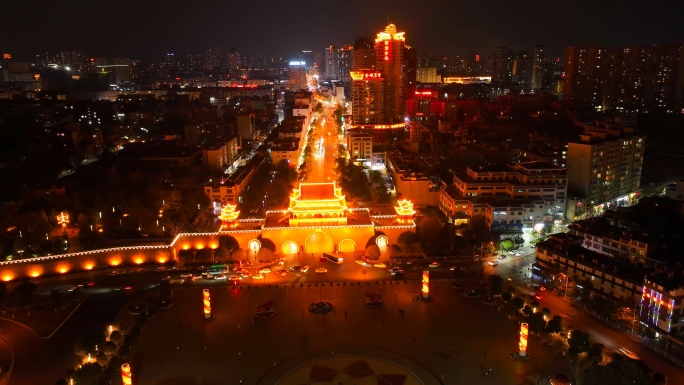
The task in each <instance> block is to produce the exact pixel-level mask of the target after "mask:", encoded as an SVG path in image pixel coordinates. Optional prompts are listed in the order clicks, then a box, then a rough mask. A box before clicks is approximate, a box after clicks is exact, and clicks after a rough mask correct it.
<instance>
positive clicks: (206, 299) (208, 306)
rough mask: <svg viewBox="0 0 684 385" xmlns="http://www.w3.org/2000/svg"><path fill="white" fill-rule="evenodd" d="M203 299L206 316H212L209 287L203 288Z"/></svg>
mask: <svg viewBox="0 0 684 385" xmlns="http://www.w3.org/2000/svg"><path fill="white" fill-rule="evenodd" d="M202 299H203V300H204V318H211V298H210V297H209V289H204V290H202Z"/></svg>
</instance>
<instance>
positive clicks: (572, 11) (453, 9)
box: [0, 0, 684, 60]
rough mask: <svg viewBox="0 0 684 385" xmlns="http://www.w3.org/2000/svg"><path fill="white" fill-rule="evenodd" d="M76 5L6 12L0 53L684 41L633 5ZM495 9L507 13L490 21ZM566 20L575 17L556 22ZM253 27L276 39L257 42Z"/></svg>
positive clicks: (654, 12)
mask: <svg viewBox="0 0 684 385" xmlns="http://www.w3.org/2000/svg"><path fill="white" fill-rule="evenodd" d="M75 3H80V5H78V6H76V5H74V6H71V7H59V6H57V5H54V4H52V3H51V2H46V1H44V0H38V1H37V2H34V3H33V4H28V3H14V4H9V6H8V7H7V8H6V10H8V12H7V13H6V16H8V17H7V18H6V20H5V21H4V22H3V23H2V25H0V33H1V34H3V35H5V36H13V37H14V38H13V39H11V40H9V41H5V44H4V47H3V51H6V52H8V53H10V54H12V55H13V57H15V58H17V59H18V60H30V59H33V58H34V57H35V55H36V54H38V53H40V52H42V51H45V50H84V51H87V52H89V54H91V55H93V56H112V57H114V56H124V57H135V58H142V59H153V58H156V57H161V55H163V54H164V53H165V52H180V53H186V52H187V53H191V52H204V51H205V50H206V49H208V48H212V47H216V48H218V49H219V50H225V51H226V52H227V51H228V49H230V48H231V47H235V48H236V49H237V50H238V51H240V52H241V54H244V55H268V56H274V57H279V56H282V57H285V58H287V57H289V56H291V55H293V54H294V53H296V52H299V51H301V50H313V51H316V52H317V51H322V50H323V48H324V47H326V46H329V45H336V46H342V45H344V44H351V43H352V42H353V41H354V39H356V38H357V37H358V36H362V35H366V36H373V34H374V33H375V32H376V28H377V27H376V26H377V25H385V24H386V22H387V21H388V20H389V21H390V22H392V23H394V24H396V25H397V26H398V27H399V28H400V29H402V30H404V31H406V32H407V34H408V35H409V36H411V38H410V40H409V41H407V43H408V44H409V45H411V46H413V47H416V48H418V50H419V53H420V52H428V51H440V52H441V53H444V54H445V55H449V56H455V55H457V54H458V55H469V54H474V53H488V52H491V50H492V49H493V48H495V47H497V46H509V47H511V48H512V49H514V50H518V49H526V48H529V47H532V46H534V45H544V46H545V47H547V52H548V53H549V55H548V57H563V56H564V54H565V48H566V47H567V46H570V45H586V44H596V45H601V46H609V47H612V46H630V45H651V44H656V43H667V42H671V41H672V40H674V39H677V38H680V37H682V35H683V34H682V29H681V27H679V25H678V23H677V15H680V14H682V13H684V4H682V3H677V4H675V3H674V2H673V3H671V4H665V5H659V4H651V3H648V4H642V3H637V2H632V1H629V2H623V3H620V4H619V6H617V5H618V4H617V2H610V1H608V2H604V3H603V4H598V5H597V4H594V3H593V2H590V1H579V2H573V3H569V4H566V5H564V6H563V7H562V8H561V6H560V5H555V6H548V5H546V3H542V2H541V1H537V0H533V1H532V2H531V3H530V4H527V6H526V7H515V6H511V5H510V4H509V3H506V2H503V1H501V0H494V1H492V2H488V3H487V4H486V5H485V4H484V3H479V2H467V3H465V4H462V3H459V4H455V3H454V4H440V2H438V1H432V2H430V4H420V5H416V4H413V3H411V2H408V1H404V0H398V1H393V2H389V1H385V0H380V1H375V2H373V3H371V4H367V3H363V2H358V1H354V2H351V3H346V2H345V3H341V4H329V5H327V4H321V5H318V6H317V8H316V9H314V10H307V12H311V13H312V14H316V15H317V16H316V20H317V23H316V24H315V25H313V26H312V25H311V24H310V23H308V22H306V19H305V18H304V19H302V20H303V21H302V22H292V21H293V20H297V15H298V14H299V12H300V11H301V10H300V9H298V8H297V7H292V6H291V5H288V4H272V5H268V6H267V7H266V9H267V10H271V12H269V14H271V15H279V19H272V18H268V17H262V18H260V17H259V16H257V15H254V12H253V11H252V10H250V8H249V6H248V5H241V4H235V5H228V4H221V3H219V2H216V1H213V0H206V1H204V2H203V4H202V5H203V6H202V7H197V8H193V9H186V10H183V11H182V12H180V11H179V10H178V8H176V7H172V6H169V5H168V4H167V3H161V2H158V1H154V0H153V1H149V2H145V3H144V4H139V3H135V5H134V4H133V3H132V2H130V1H129V0H122V1H121V2H120V3H119V6H118V7H116V8H114V9H111V7H109V8H105V6H104V5H100V4H91V3H89V2H75ZM491 9H499V10H504V9H505V10H506V11H505V12H496V13H490V10H491ZM131 10H132V11H131ZM561 12H562V14H563V15H567V16H569V17H563V18H560V17H556V16H555V15H556V14H558V13H561ZM23 14H34V15H36V17H35V18H34V19H33V20H34V23H32V24H31V28H26V25H25V24H24V20H25V19H24V18H22V17H21V15H23ZM235 15H238V16H235ZM643 15H649V16H651V17H649V18H644V17H643ZM570 16H572V17H570ZM260 19H261V20H262V23H263V24H262V25H261V26H260V24H259V20H260ZM278 20H281V21H282V22H278ZM578 20H579V21H580V22H578ZM656 20H657V21H658V22H657V23H656V22H655V21H656ZM255 26H257V27H256V28H258V29H259V30H262V31H269V30H271V31H273V33H256V32H257V30H255ZM309 28H314V29H317V30H320V29H324V30H325V32H326V33H313V34H307V33H306V31H307V30H308V29H309ZM278 30H281V31H280V32H278ZM17 31H21V32H20V33H17ZM283 32H285V33H283ZM464 36H467V38H464Z"/></svg>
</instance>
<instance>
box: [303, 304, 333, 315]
mask: <svg viewBox="0 0 684 385" xmlns="http://www.w3.org/2000/svg"><path fill="white" fill-rule="evenodd" d="M331 311H333V304H331V303H330V302H313V303H311V304H309V312H311V313H313V314H328V313H330V312H331Z"/></svg>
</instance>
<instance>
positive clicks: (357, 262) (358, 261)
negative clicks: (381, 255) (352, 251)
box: [354, 259, 366, 266]
mask: <svg viewBox="0 0 684 385" xmlns="http://www.w3.org/2000/svg"><path fill="white" fill-rule="evenodd" d="M354 262H356V264H357V265H361V266H366V262H364V261H362V260H360V259H357V260H356V261H354Z"/></svg>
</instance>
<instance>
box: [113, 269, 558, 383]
mask: <svg viewBox="0 0 684 385" xmlns="http://www.w3.org/2000/svg"><path fill="white" fill-rule="evenodd" d="M419 290H420V284H419V282H418V281H409V282H408V283H404V282H403V281H401V282H399V283H398V282H394V283H392V284H390V283H389V281H388V282H387V283H385V284H383V283H380V284H376V283H375V282H372V283H371V284H370V285H369V284H366V283H361V284H360V285H356V284H355V285H350V284H347V285H346V286H345V285H343V284H340V285H338V284H337V283H334V284H333V285H332V286H331V285H330V284H329V283H328V284H320V285H318V286H316V284H311V286H308V284H305V285H303V287H300V285H287V286H285V287H283V286H282V285H280V286H279V287H275V285H274V286H272V287H270V288H269V287H268V286H266V287H258V288H255V287H252V288H250V289H248V288H246V287H245V288H243V289H233V288H225V287H213V288H211V302H212V311H213V314H214V315H215V316H216V319H215V320H214V321H213V322H202V321H201V318H202V293H201V289H200V288H197V287H190V288H176V289H174V295H173V300H174V306H173V307H171V308H169V309H166V310H160V311H159V312H158V313H157V315H156V317H155V318H154V319H152V320H151V321H149V322H147V323H146V324H145V325H144V329H145V330H144V332H143V333H142V334H141V336H140V338H139V341H138V342H137V343H136V345H135V346H134V351H133V354H132V367H133V373H134V379H135V380H137V383H144V384H155V385H156V384H159V385H176V384H179V385H180V384H183V385H193V384H198V385H199V384H209V385H223V384H226V385H227V384H239V381H240V380H243V383H244V384H258V385H266V384H268V385H273V384H278V385H303V384H316V385H318V384H333V385H340V384H344V385H363V384H374V385H375V384H382V385H395V384H402V385H414V384H420V385H436V384H473V383H478V384H519V383H521V382H522V381H523V379H524V378H525V376H526V375H527V374H531V373H540V374H555V373H558V372H565V371H566V369H567V361H566V360H564V359H562V358H560V357H558V356H557V355H556V354H553V353H554V352H551V350H548V349H546V350H544V349H545V348H542V347H541V344H540V342H539V341H536V339H532V341H531V342H530V352H531V354H532V355H533V356H534V359H533V360H532V361H530V362H520V361H514V360H511V359H509V358H508V356H509V354H510V353H511V352H513V351H514V350H515V349H516V346H517V340H518V329H517V323H515V322H512V321H509V320H507V317H506V316H505V315H504V314H503V313H502V312H500V311H498V309H497V307H496V306H488V305H485V304H483V303H482V302H481V301H479V300H476V299H470V298H467V297H465V296H464V295H463V293H462V291H457V290H454V289H453V288H451V287H449V285H448V283H447V282H436V283H434V286H433V290H432V292H433V295H434V300H433V301H430V302H423V301H414V300H413V296H412V295H413V294H417V293H418V292H419ZM369 292H372V293H376V294H380V295H382V296H383V297H384V300H385V305H384V306H382V307H380V308H369V307H366V306H365V302H364V301H365V295H366V293H369ZM319 299H322V300H323V301H327V302H331V303H333V304H334V305H335V309H334V310H333V311H332V312H331V313H329V314H327V315H325V316H323V315H314V314H311V313H309V312H308V311H307V310H306V309H307V307H308V305H309V304H310V303H311V302H315V301H318V300H319ZM268 301H273V302H274V303H275V305H276V306H277V313H276V314H275V316H273V317H272V318H268V319H258V318H255V317H254V312H255V310H256V308H257V307H258V306H259V305H262V304H264V303H266V302H268ZM127 309H128V307H127V306H126V307H124V308H123V309H122V311H121V312H120V314H119V315H118V321H119V322H121V323H123V324H127V325H131V324H132V323H133V322H134V318H133V317H132V316H130V315H128V313H127V312H126V310H127ZM400 309H403V310H404V312H403V314H402V313H401V312H400ZM489 368H492V369H493V373H492V374H490V375H487V376H485V375H484V374H483V372H482V370H488V369H489ZM402 381H403V382H402Z"/></svg>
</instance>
